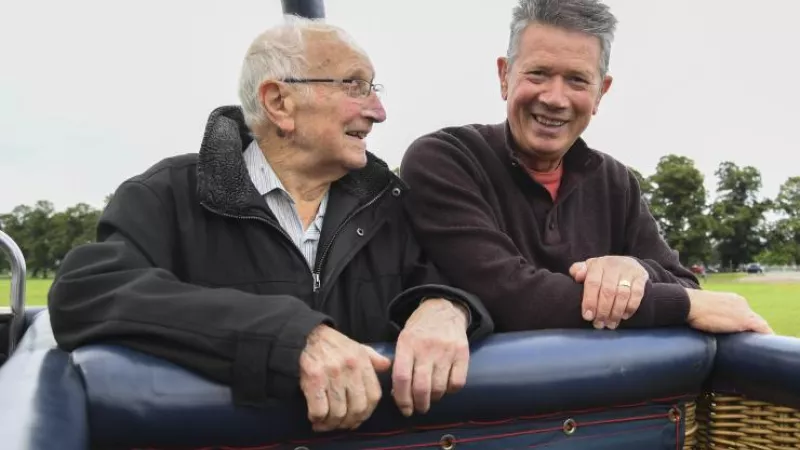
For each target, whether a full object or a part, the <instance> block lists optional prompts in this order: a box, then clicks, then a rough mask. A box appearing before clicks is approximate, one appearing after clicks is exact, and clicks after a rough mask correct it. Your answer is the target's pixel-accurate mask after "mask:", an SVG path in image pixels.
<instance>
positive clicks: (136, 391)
mask: <svg viewBox="0 0 800 450" xmlns="http://www.w3.org/2000/svg"><path fill="white" fill-rule="evenodd" d="M375 347H376V348H377V349H378V350H379V351H380V352H381V353H383V354H386V355H388V356H392V353H393V348H392V346H391V345H386V344H381V345H375ZM715 351H716V345H715V340H714V339H713V337H710V336H707V335H705V334H702V333H697V332H694V331H691V330H688V329H683V328H680V329H655V330H625V331H597V330H567V331H565V330H547V331H535V332H523V333H509V334H498V335H494V336H491V337H490V338H488V339H487V340H485V341H484V342H483V343H481V344H479V345H476V346H475V347H474V348H473V353H472V356H471V365H470V371H469V377H468V380H467V386H466V387H465V388H464V389H463V390H462V391H461V392H459V393H457V394H454V395H449V396H446V397H445V398H444V399H443V400H442V401H440V402H438V403H436V404H435V405H434V406H433V407H432V409H431V412H430V413H429V414H427V415H424V416H413V417H412V418H410V419H406V418H404V417H402V416H401V415H400V414H399V412H398V411H397V408H396V406H395V405H394V404H393V401H392V399H391V396H390V395H389V394H388V393H389V391H390V389H391V388H390V382H389V381H390V375H389V374H386V375H384V376H383V377H382V384H383V388H384V398H383V400H382V402H381V404H380V406H379V407H378V409H377V410H376V411H375V413H374V414H373V416H372V418H371V419H370V420H368V421H367V422H366V423H365V424H364V425H362V427H361V429H360V431H363V432H381V431H387V430H396V429H398V428H402V427H406V426H407V427H413V426H419V425H423V426H424V425H433V424H443V423H452V422H457V421H462V420H468V419H471V420H477V419H483V420H487V419H488V420H491V419H498V418H506V417H514V416H521V415H530V414H537V413H549V412H556V411H563V410H575V409H585V408H593V407H609V406H614V405H627V404H632V403H639V402H646V401H649V400H654V399H662V398H672V397H678V396H688V397H691V396H693V395H697V394H699V393H700V391H701V388H702V384H703V382H704V381H705V380H706V378H707V376H708V375H709V373H710V372H711V366H712V364H713V360H714V354H715ZM73 363H74V364H76V366H77V368H78V370H79V371H81V373H82V374H83V377H84V378H85V380H86V385H87V395H88V397H89V410H90V411H89V413H90V416H91V417H92V434H93V439H97V442H98V443H101V444H106V445H109V444H125V445H147V446H155V445H159V446H167V445H214V444H226V445H252V444H263V443H265V442H276V441H283V440H285V439H289V438H293V439H297V438H303V437H309V436H312V435H313V433H312V432H311V430H310V427H309V426H308V423H307V419H306V411H305V402H304V401H303V400H302V398H299V397H298V398H297V401H296V402H293V403H290V404H281V403H277V402H275V403H274V404H272V405H271V406H269V407H268V408H267V409H266V410H254V409H249V408H235V407H233V406H232V405H231V400H230V399H231V397H230V391H229V390H228V389H227V388H226V387H224V386H222V385H219V384H216V383H213V382H209V381H207V380H205V379H203V378H201V377H199V376H197V375H195V374H192V373H189V372H186V371H185V370H183V369H181V368H180V367H177V366H175V365H173V364H171V363H168V362H166V361H162V360H159V359H156V358H153V357H151V356H148V355H144V354H142V353H138V352H136V351H133V350H130V349H126V348H119V347H114V346H90V347H85V348H83V349H79V350H77V351H75V352H74V353H73ZM265 424H269V425H268V426H265ZM184 427H191V428H192V429H193V430H194V431H193V432H192V433H191V435H190V436H187V435H186V434H185V433H181V432H180V431H179V430H181V429H185V428H184Z"/></svg>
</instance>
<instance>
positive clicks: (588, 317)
mask: <svg viewBox="0 0 800 450" xmlns="http://www.w3.org/2000/svg"><path fill="white" fill-rule="evenodd" d="M583 318H584V319H586V320H592V319H594V313H593V312H592V310H591V309H587V310H586V311H584V312H583Z"/></svg>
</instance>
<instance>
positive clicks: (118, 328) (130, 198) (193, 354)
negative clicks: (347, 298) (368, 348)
mask: <svg viewBox="0 0 800 450" xmlns="http://www.w3.org/2000/svg"><path fill="white" fill-rule="evenodd" d="M163 197H167V196H166V195H165V196H162V197H159V196H158V195H156V193H155V192H154V191H153V190H152V189H151V188H150V187H148V186H146V185H144V184H142V183H140V182H138V181H128V182H126V183H124V184H123V185H121V186H120V188H119V189H118V190H117V192H116V193H115V195H114V197H113V199H112V200H111V202H110V203H109V205H108V206H107V208H106V209H105V211H104V212H103V215H102V217H101V219H100V222H99V225H98V236H97V242H96V243H92V244H87V245H83V246H80V247H76V248H75V249H73V250H72V251H71V252H70V253H69V254H68V255H67V256H66V257H65V259H64V261H63V263H62V265H61V267H60V268H59V272H58V274H57V275H56V279H55V281H54V284H53V286H52V288H51V290H50V292H49V297H48V302H49V309H50V315H51V322H52V327H53V332H54V334H55V338H56V341H57V342H58V344H59V346H61V347H62V348H63V349H65V350H67V351H71V350H73V349H75V348H77V347H80V346H83V345H87V344H94V343H112V344H121V345H126V346H129V347H132V348H135V349H137V350H140V351H143V352H146V353H149V354H152V355H155V356H158V357H162V358H164V359H166V360H169V361H172V362H175V363H177V364H179V365H182V366H184V367H186V368H187V369H190V370H193V371H196V372H198V373H200V374H202V375H205V376H207V377H208V378H210V379H213V380H216V381H218V382H222V383H225V384H228V385H230V386H231V389H232V394H233V398H234V402H236V403H237V404H242V405H254V406H258V405H263V404H265V403H266V401H267V399H268V398H270V397H283V398H285V397H288V396H292V395H299V393H300V390H299V357H300V353H301V351H302V350H303V348H304V347H305V342H306V336H307V335H308V334H309V333H310V331H311V330H312V329H313V328H314V327H316V326H317V325H319V324H321V323H328V324H331V325H333V322H332V320H331V319H330V318H329V317H327V316H325V315H323V314H321V313H319V312H316V311H313V310H312V309H310V308H309V307H308V306H307V305H306V304H305V303H303V302H302V301H301V300H299V299H296V298H293V297H290V296H259V295H253V294H248V293H244V292H242V291H238V290H235V289H225V288H220V289H217V288H208V287H203V286H198V285H193V284H188V283H185V282H182V281H181V280H180V279H179V277H177V276H176V273H180V258H179V257H178V256H177V255H179V253H180V252H179V249H178V248H177V246H178V240H177V239H176V233H177V232H178V230H176V225H175V223H174V217H175V214H174V213H173V210H172V208H170V207H168V206H165V205H168V204H169V201H168V200H165V199H164V198H163Z"/></svg>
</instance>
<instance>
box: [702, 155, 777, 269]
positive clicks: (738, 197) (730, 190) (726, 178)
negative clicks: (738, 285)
mask: <svg viewBox="0 0 800 450" xmlns="http://www.w3.org/2000/svg"><path fill="white" fill-rule="evenodd" d="M715 175H716V176H717V178H718V181H717V199H716V201H715V202H714V203H713V204H712V206H711V215H712V217H713V218H714V226H713V227H712V233H711V234H712V236H713V237H714V239H715V240H716V241H717V252H718V253H719V257H720V260H721V263H722V264H723V266H725V267H732V268H736V267H738V266H740V265H741V264H746V263H748V262H750V261H753V260H755V259H756V255H758V254H759V253H761V251H762V250H764V249H765V242H766V239H765V237H766V236H765V234H766V232H767V226H766V225H767V224H765V221H764V214H765V213H766V212H767V211H768V210H769V209H770V208H771V205H772V202H770V201H769V200H760V199H759V198H758V191H759V190H760V189H761V173H760V172H759V171H758V169H756V168H755V167H752V166H746V167H739V166H737V165H736V164H734V163H733V162H730V161H725V162H722V163H721V164H720V165H719V167H718V168H717V170H716V172H715Z"/></svg>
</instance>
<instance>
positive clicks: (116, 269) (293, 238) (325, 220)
mask: <svg viewBox="0 0 800 450" xmlns="http://www.w3.org/2000/svg"><path fill="white" fill-rule="evenodd" d="M373 77H374V70H373V67H372V65H371V62H370V60H369V58H368V57H367V55H366V54H365V53H364V52H363V51H362V50H361V49H359V47H358V46H357V45H356V44H355V43H354V42H353V41H352V39H350V38H349V37H348V35H347V34H346V33H345V32H344V31H342V30H341V29H338V28H336V27H333V26H330V25H326V24H324V23H320V22H318V21H313V20H306V19H296V20H290V21H287V23H286V24H284V25H281V26H279V27H276V28H273V29H270V30H268V31H266V32H265V33H263V34H262V35H260V36H259V37H257V38H256V39H255V41H254V42H253V44H252V45H251V47H250V49H249V51H248V52H247V55H246V57H245V59H244V64H243V68H242V73H241V79H240V90H239V94H240V99H241V103H242V106H241V107H222V108H219V109H217V110H215V111H213V112H212V113H211V115H210V118H209V121H208V124H207V125H206V129H205V133H204V136H203V140H202V143H201V145H200V149H199V152H197V153H192V154H186V155H181V156H175V157H171V158H168V159H165V160H163V161H160V162H158V163H157V164H155V165H154V166H153V167H151V168H149V169H148V170H146V171H145V172H144V173H142V174H139V175H136V176H134V177H132V178H130V179H129V180H126V181H125V182H124V183H122V185H121V186H120V187H119V189H118V190H117V192H116V193H115V194H114V196H113V199H112V200H111V202H110V203H109V205H108V207H107V208H106V210H105V211H104V213H103V216H102V219H101V220H100V223H99V227H98V242H96V243H92V244H89V245H85V246H81V247H78V248H75V249H73V251H71V252H70V253H69V254H68V256H67V257H66V258H65V260H64V262H63V264H62V266H61V268H60V271H59V273H58V275H57V278H56V280H55V282H54V285H53V287H52V290H51V292H50V305H49V306H50V311H51V317H52V319H51V320H52V324H53V331H54V333H55V337H56V340H57V341H58V343H59V345H60V346H61V347H63V348H64V349H66V350H72V349H74V348H76V347H78V346H81V345H85V344H90V343H94V342H100V341H102V342H106V343H108V342H111V343H118V344H121V345H126V346H128V347H131V348H134V349H138V350H140V351H143V352H147V353H150V354H153V355H156V356H159V357H163V358H165V359H168V360H171V361H174V362H175V363H178V364H180V365H182V366H184V367H187V368H189V369H192V370H195V371H197V372H199V373H201V374H203V375H205V376H207V377H209V378H211V379H215V380H218V381H220V382H224V383H227V384H229V385H230V386H231V388H232V392H233V397H234V400H235V402H236V403H237V404H243V405H260V404H264V403H265V402H266V401H267V400H268V399H271V398H277V399H291V398H293V397H296V398H297V399H298V400H300V401H302V400H303V399H305V401H306V402H307V404H308V414H309V420H310V421H311V422H312V424H313V428H314V429H315V430H317V431H328V430H333V429H353V428H356V427H358V426H359V425H360V424H361V423H362V422H363V421H364V420H366V419H367V418H368V417H369V416H370V415H371V413H372V411H373V410H374V408H375V406H376V404H377V402H378V400H379V399H380V398H381V395H382V392H381V387H380V384H379V382H378V378H377V373H378V372H384V371H388V370H389V369H390V367H391V366H393V367H391V370H392V379H393V386H392V387H393V395H394V399H395V401H396V403H397V405H398V407H399V408H400V410H401V411H402V412H403V413H404V414H405V415H411V414H412V413H413V411H414V410H416V411H417V412H421V413H424V412H426V411H427V410H428V409H429V407H430V403H431V401H436V400H438V399H439V398H441V397H442V396H443V395H444V394H445V393H446V392H454V391H456V390H458V389H459V388H460V387H461V386H463V385H464V383H465V381H466V375H467V366H468V363H469V340H470V339H479V338H481V337H483V336H485V335H487V334H488V333H489V332H491V330H492V327H493V325H492V322H491V319H490V318H489V316H488V313H487V312H486V310H485V309H484V308H483V306H482V305H481V302H480V301H479V300H478V299H477V298H476V297H475V296H473V295H471V294H469V293H467V292H465V291H462V290H459V289H454V288H452V287H449V286H447V285H446V284H445V282H444V281H443V279H442V278H441V277H440V276H439V275H438V274H437V272H436V270H435V269H434V266H432V265H431V264H429V263H428V262H427V261H426V259H425V257H424V255H423V254H422V252H421V251H420V248H419V246H418V245H417V243H416V242H415V240H414V236H413V235H412V233H411V231H410V227H409V225H408V224H407V222H406V219H405V215H404V212H403V202H404V201H405V196H406V189H405V186H404V184H403V183H402V182H400V180H399V179H398V178H397V177H396V176H395V175H394V174H393V173H392V172H391V171H390V170H389V168H388V167H387V165H386V164H385V163H384V162H382V161H381V160H379V159H378V158H377V157H375V156H374V155H372V154H371V153H369V152H367V151H366V144H365V138H366V137H367V135H368V134H369V133H370V131H371V130H372V127H373V125H374V124H376V123H381V122H383V121H384V120H385V119H386V112H385V111H384V109H383V106H382V104H381V101H380V99H379V98H378V96H377V93H376V91H378V90H379V86H378V85H376V84H374V83H373V82H372V79H373ZM393 339H396V340H397V347H396V351H395V357H394V361H390V360H389V359H387V358H386V357H384V356H381V355H379V354H378V353H376V352H375V351H374V350H372V349H371V348H370V347H368V346H366V345H364V343H369V342H377V341H387V340H393Z"/></svg>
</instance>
